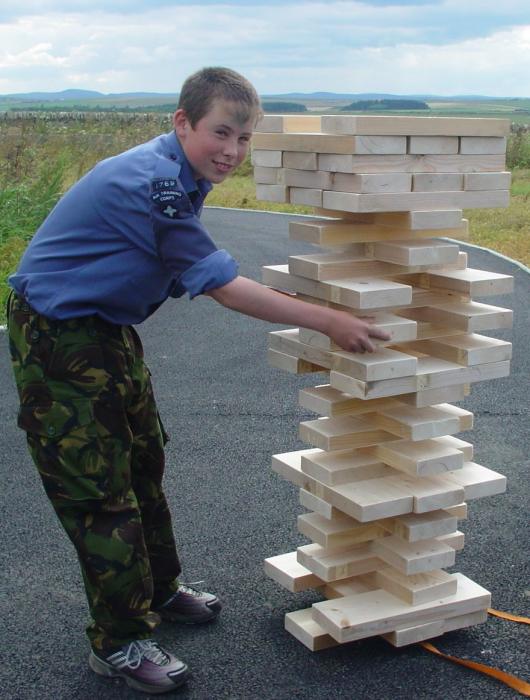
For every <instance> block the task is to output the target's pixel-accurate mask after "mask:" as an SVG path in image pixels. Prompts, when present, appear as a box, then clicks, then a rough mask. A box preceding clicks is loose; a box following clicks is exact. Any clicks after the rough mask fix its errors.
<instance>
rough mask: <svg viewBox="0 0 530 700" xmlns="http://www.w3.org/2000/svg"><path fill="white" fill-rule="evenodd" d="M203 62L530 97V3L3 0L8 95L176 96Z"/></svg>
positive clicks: (2, 53)
mask: <svg viewBox="0 0 530 700" xmlns="http://www.w3.org/2000/svg"><path fill="white" fill-rule="evenodd" d="M209 65H210V66H211V65H218V66H219V65H222V66H228V67H230V68H232V69H234V70H236V71H238V72H240V73H242V74H243V75H245V76H246V77H247V78H249V79H250V80H251V81H252V82H253V83H254V85H255V86H256V89H257V90H258V92H259V93H260V94H261V95H267V94H269V95H270V94H282V93H289V92H305V93H309V92H317V91H327V92H341V93H362V92H384V93H393V94H400V95H404V94H436V95H444V96H448V95H471V94H480V95H489V96H498V97H511V96H515V97H530V1H529V0H364V1H363V2H357V1H356V2H350V1H349V0H325V1H319V2H311V1H310V2H300V1H298V0H225V1H224V2H216V1H214V0H211V1H206V2H194V3H191V2H187V1H186V0H1V2H0V94H9V93H19V92H28V91H35V90H38V91H58V90H64V89H67V88H82V89H87V90H98V91H100V92H103V93H114V92H151V91H152V92H165V93H177V92H178V91H179V90H180V86H181V85H182V82H183V81H184V80H185V78H186V77H187V76H188V75H189V74H190V73H192V72H194V71H195V70H197V69H199V68H202V67H203V66H209Z"/></svg>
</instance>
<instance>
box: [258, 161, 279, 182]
mask: <svg viewBox="0 0 530 700" xmlns="http://www.w3.org/2000/svg"><path fill="white" fill-rule="evenodd" d="M284 172H285V171H284V169H283V168H264V167H263V166H261V165H256V166H255V168H254V182H256V183H258V184H263V185H284V184H285V182H284Z"/></svg>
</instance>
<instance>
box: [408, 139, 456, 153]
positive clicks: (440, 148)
mask: <svg viewBox="0 0 530 700" xmlns="http://www.w3.org/2000/svg"><path fill="white" fill-rule="evenodd" d="M408 152H409V153H419V154H421V155H442V154H443V155H452V154H455V153H458V136H411V137H410V139H409V149H408Z"/></svg>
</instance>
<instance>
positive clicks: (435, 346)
mask: <svg viewBox="0 0 530 700" xmlns="http://www.w3.org/2000/svg"><path fill="white" fill-rule="evenodd" d="M402 348H403V350H404V351H405V352H406V351H407V350H408V351H410V350H411V349H413V348H416V349H417V350H419V351H420V352H423V353H425V354H426V355H433V356H434V357H440V358H442V359H443V360H449V362H457V363H458V364H459V365H464V366H466V367H467V366H469V365H480V364H486V363H487V362H502V361H503V360H510V359H511V357H512V344H511V343H508V342H506V341H504V340H498V339H497V338H490V337H488V336H484V335H479V334H477V333H472V334H469V335H468V334H463V335H454V336H450V337H448V338H437V339H436V340H420V341H416V342H414V343H412V344H406V345H403V346H402Z"/></svg>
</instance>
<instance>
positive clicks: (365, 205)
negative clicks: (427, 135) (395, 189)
mask: <svg viewBox="0 0 530 700" xmlns="http://www.w3.org/2000/svg"><path fill="white" fill-rule="evenodd" d="M269 187H273V185H269ZM509 203H510V191H509V190H477V191H473V190H469V191H458V192H410V193H408V194H407V193H399V194H394V193H386V194H354V193H352V192H331V191H329V190H324V191H323V193H322V206H323V207H325V208H326V209H333V210H336V211H351V212H360V213H362V212H372V211H373V212H387V211H388V212H390V211H408V210H411V209H422V208H424V209H444V208H446V209H454V208H456V207H460V208H462V209H463V208H466V209H491V208H497V207H507V206H508V205H509Z"/></svg>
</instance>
